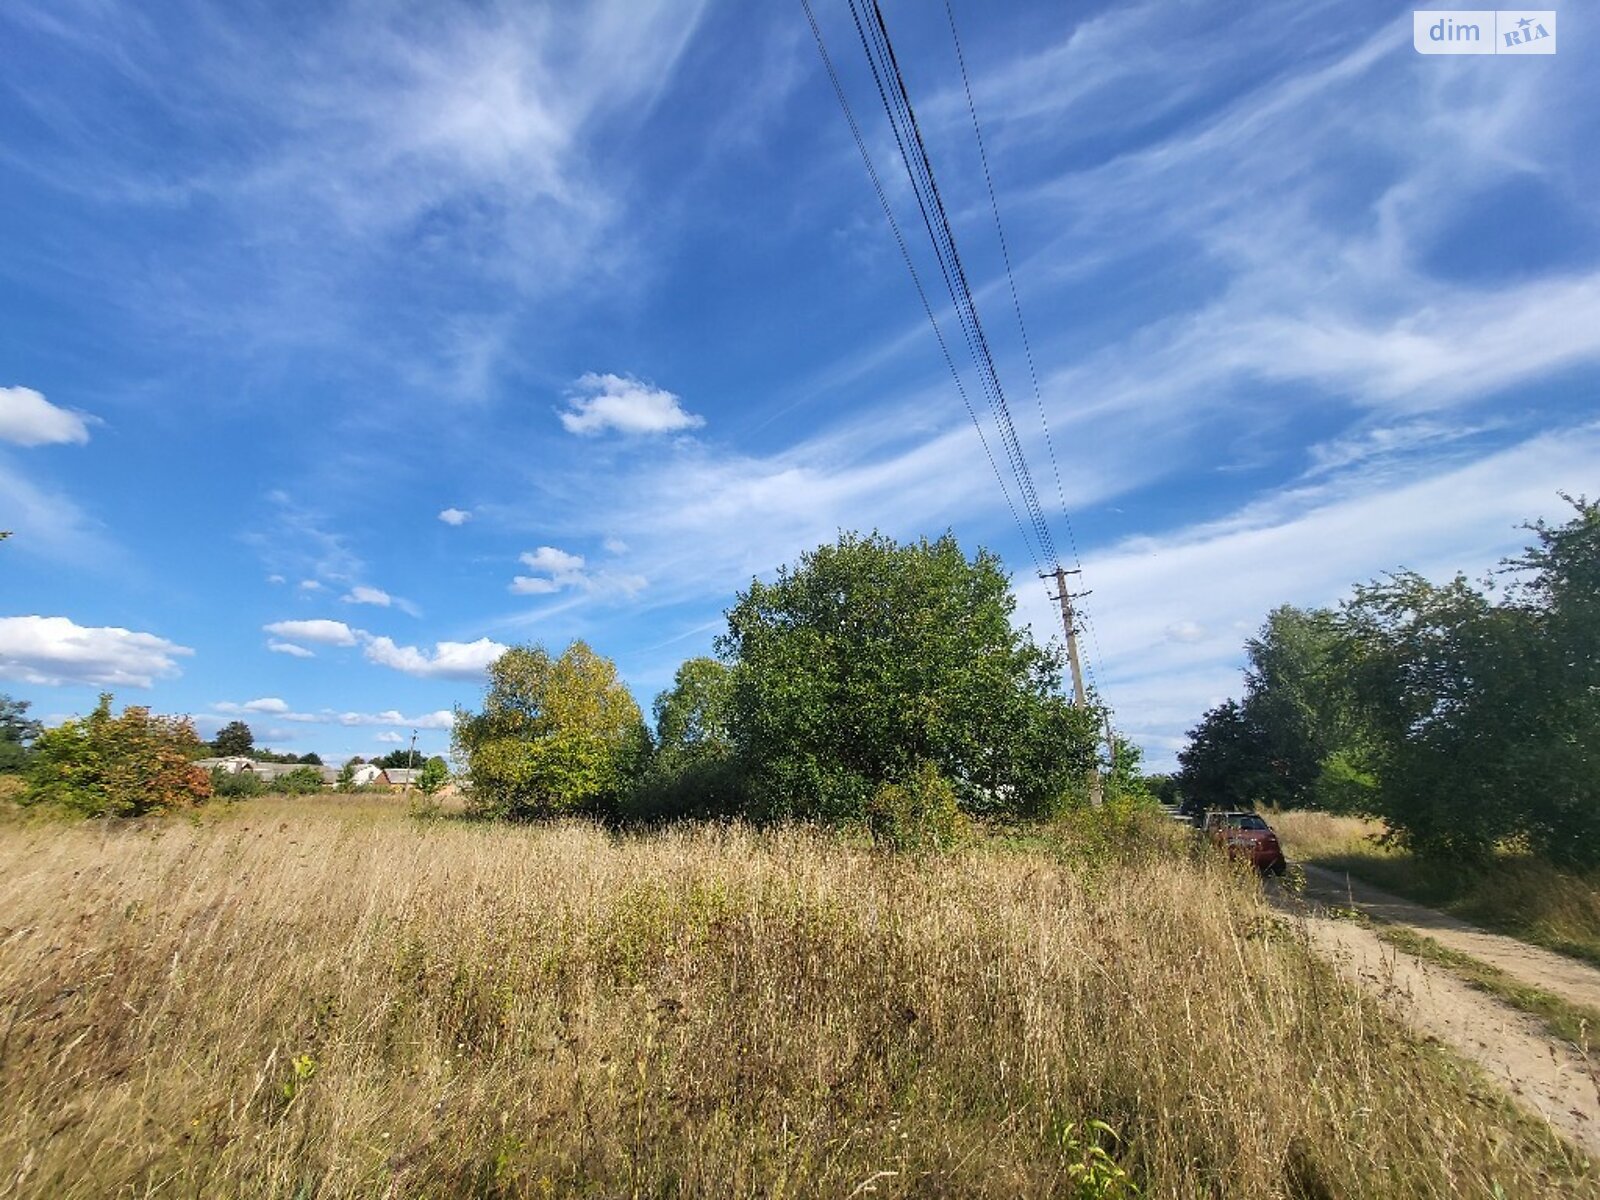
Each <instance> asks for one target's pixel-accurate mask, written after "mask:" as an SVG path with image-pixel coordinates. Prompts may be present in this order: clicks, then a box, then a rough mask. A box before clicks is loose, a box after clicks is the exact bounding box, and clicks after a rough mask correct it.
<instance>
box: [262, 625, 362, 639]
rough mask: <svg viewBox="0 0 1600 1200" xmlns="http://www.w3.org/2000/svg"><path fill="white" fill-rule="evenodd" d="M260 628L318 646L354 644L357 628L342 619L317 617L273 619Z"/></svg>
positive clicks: (279, 635) (282, 636) (281, 636)
mask: <svg viewBox="0 0 1600 1200" xmlns="http://www.w3.org/2000/svg"><path fill="white" fill-rule="evenodd" d="M262 628H263V629H264V630H266V632H268V633H272V634H276V635H277V636H278V637H280V638H286V639H290V640H293V641H296V642H313V643H315V644H316V645H319V646H354V645H355V644H356V639H357V634H358V633H359V631H358V630H354V629H351V628H350V626H348V625H346V624H345V623H344V622H343V621H329V620H325V619H317V620H311V621H274V622H273V623H272V624H270V625H263V626H262Z"/></svg>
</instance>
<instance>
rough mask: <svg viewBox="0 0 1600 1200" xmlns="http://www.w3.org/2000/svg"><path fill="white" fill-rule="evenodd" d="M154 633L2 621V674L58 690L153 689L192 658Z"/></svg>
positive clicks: (49, 621)
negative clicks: (64, 687) (89, 687)
mask: <svg viewBox="0 0 1600 1200" xmlns="http://www.w3.org/2000/svg"><path fill="white" fill-rule="evenodd" d="M193 653H194V651H193V650H191V649H189V648H188V647H187V646H179V645H176V644H175V643H173V642H170V641H168V640H167V639H166V638H163V637H157V636H156V635H155V634H153V633H136V632H133V631H132V630H128V629H122V628H119V627H116V626H97V627H85V626H82V625H79V624H77V623H75V622H73V621H72V620H70V619H68V618H67V617H40V616H27V617H0V675H4V676H5V677H7V678H10V679H18V680H21V681H22V682H23V683H34V684H42V685H46V686H57V685H65V684H71V683H87V684H94V685H97V686H101V687H142V688H147V687H150V686H151V684H152V683H153V682H154V681H155V680H156V679H157V678H160V677H162V676H166V675H176V674H178V673H179V671H178V664H177V661H176V660H177V658H179V657H181V656H184V655H190V654H193Z"/></svg>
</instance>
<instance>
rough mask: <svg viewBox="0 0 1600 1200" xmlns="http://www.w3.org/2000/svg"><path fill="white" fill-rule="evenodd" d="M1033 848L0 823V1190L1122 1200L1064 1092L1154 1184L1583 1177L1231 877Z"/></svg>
mask: <svg viewBox="0 0 1600 1200" xmlns="http://www.w3.org/2000/svg"><path fill="white" fill-rule="evenodd" d="M1067 841H1068V843H1072V844H1068V845H1066V847H1065V848H1064V849H1063V848H1060V847H1058V848H1057V849H1056V850H1054V851H1052V852H1050V853H1045V852H1026V853H1024V852H1006V853H998V852H995V851H993V850H992V849H991V850H986V849H984V848H978V849H976V850H973V851H971V852H968V853H964V854H955V855H950V856H945V857H938V858H930V859H926V860H920V861H918V860H909V859H889V858H883V857H879V856H875V855H873V854H871V853H869V852H867V851H865V850H862V849H859V848H853V847H850V846H847V845H844V844H842V843H840V842H838V841H836V840H830V839H827V838H824V837H821V836H817V835H811V834H807V833H804V832H797V831H782V832H773V833H768V834H756V833H752V832H748V831H740V830H734V831H721V832H718V831H699V832H685V833H669V834H664V835H660V836H655V837H651V838H648V839H644V838H639V839H631V838H629V839H616V838H613V837H611V836H609V835H607V834H606V833H604V832H602V831H600V830H598V829H596V828H593V827H588V826H583V825H562V826H556V827H551V828H543V829H518V828H496V827H490V826H482V825H468V824H463V823H459V822H452V821H446V822H435V823H432V824H427V825H417V824H413V823H408V822H406V821H405V820H404V819H403V818H397V817H392V816H387V815H376V814H374V813H372V812H369V811H367V809H366V808H365V807H355V808H348V809H345V810H342V811H340V810H335V809H334V808H333V807H332V806H331V805H324V806H318V805H314V804H306V803H304V802H299V803H292V804H291V803H285V804H281V805H276V806H274V805H270V804H266V805H261V806H254V807H252V806H242V807H241V808H240V810H238V813H237V814H236V816H235V817H234V818H232V819H228V820H223V821H219V822H210V823H204V824H200V823H196V824H184V823H169V824H164V825H149V826H144V827H128V828H121V829H108V828H98V827H84V826H78V827H60V826H54V827H41V826H11V827H8V828H4V829H0V1012H3V1016H0V1196H8V1197H9V1196H29V1197H61V1198H72V1197H90V1196H94V1197H100V1196H140V1197H145V1196H151V1197H155V1196H174V1197H176V1196H186V1197H187V1196H247V1197H248V1196H279V1197H305V1198H307V1200H309V1198H311V1197H344V1196H386V1197H401V1196H407V1197H409V1196H416V1197H423V1196H483V1197H511V1196H551V1195H572V1194H577V1193H582V1194H586V1195H603V1196H638V1195H651V1196H728V1195H744V1196H850V1195H867V1194H871V1195H875V1196H879V1197H882V1196H940V1195H948V1196H1006V1197H1010V1196H1062V1195H1066V1196H1072V1195H1116V1194H1118V1193H1117V1191H1116V1190H1115V1189H1116V1186H1117V1185H1116V1184H1115V1182H1114V1181H1113V1182H1111V1183H1108V1184H1106V1185H1105V1187H1103V1188H1100V1189H1099V1190H1093V1189H1090V1190H1085V1187H1084V1186H1083V1184H1084V1181H1083V1179H1082V1178H1081V1176H1075V1175H1074V1174H1073V1171H1072V1168H1073V1165H1074V1164H1075V1163H1081V1162H1083V1161H1084V1159H1085V1157H1086V1156H1087V1154H1088V1152H1089V1149H1090V1147H1091V1146H1092V1145H1093V1144H1094V1142H1095V1135H1094V1134H1093V1133H1092V1132H1091V1133H1089V1134H1085V1132H1084V1131H1085V1129H1086V1128H1087V1127H1086V1126H1085V1124H1084V1123H1085V1122H1086V1121H1088V1120H1103V1121H1105V1122H1107V1123H1108V1124H1109V1125H1110V1126H1112V1127H1114V1128H1115V1129H1116V1130H1118V1131H1119V1132H1120V1134H1121V1139H1122V1140H1121V1142H1120V1143H1115V1144H1113V1143H1112V1142H1110V1141H1109V1140H1102V1142H1101V1145H1102V1148H1103V1149H1104V1150H1106V1151H1107V1152H1109V1153H1110V1154H1111V1155H1112V1156H1114V1157H1115V1158H1116V1159H1117V1161H1118V1162H1119V1163H1120V1165H1121V1167H1122V1168H1123V1169H1125V1170H1126V1171H1127V1172H1128V1173H1129V1175H1130V1178H1131V1179H1132V1180H1133V1181H1134V1182H1136V1183H1137V1184H1138V1185H1139V1186H1141V1187H1142V1188H1143V1189H1144V1193H1145V1194H1146V1195H1149V1196H1183V1197H1194V1196H1196V1195H1203V1196H1228V1197H1246V1198H1253V1197H1269V1196H1270V1197H1321V1196H1373V1197H1379V1196H1381V1197H1412V1196H1475V1195H1476V1196H1490V1195H1498V1194H1503V1195H1507V1196H1548V1195H1550V1194H1552V1193H1553V1192H1562V1193H1566V1194H1571V1193H1573V1192H1581V1191H1584V1190H1586V1189H1587V1190H1590V1191H1592V1190H1593V1187H1592V1179H1591V1177H1589V1176H1588V1175H1587V1174H1584V1172H1585V1171H1586V1170H1587V1168H1586V1167H1583V1166H1582V1165H1581V1164H1579V1163H1578V1162H1577V1161H1576V1160H1574V1159H1572V1158H1570V1157H1568V1155H1567V1153H1566V1152H1565V1151H1564V1150H1563V1149H1562V1148H1561V1147H1560V1145H1559V1144H1558V1143H1557V1142H1556V1141H1555V1140H1554V1139H1553V1138H1552V1137H1551V1136H1550V1135H1549V1134H1548V1133H1547V1132H1545V1131H1544V1130H1542V1129H1540V1128H1539V1127H1536V1126H1534V1125H1533V1124H1532V1123H1530V1122H1527V1121H1525V1120H1523V1119H1521V1118H1518V1117H1516V1116H1514V1115H1513V1114H1512V1113H1511V1112H1510V1110H1509V1109H1508V1108H1506V1107H1505V1106H1504V1104H1503V1102H1502V1101H1500V1100H1498V1099H1497V1098H1496V1097H1495V1096H1494V1095H1493V1094H1492V1093H1491V1092H1489V1091H1487V1090H1486V1089H1485V1088H1484V1087H1483V1086H1482V1085H1480V1084H1478V1083H1476V1082H1474V1080H1473V1078H1472V1077H1471V1075H1470V1073H1467V1072H1463V1071H1460V1070H1457V1069H1456V1068H1454V1067H1453V1066H1451V1065H1450V1064H1449V1063H1447V1062H1446V1061H1445V1060H1443V1059H1442V1058H1441V1057H1440V1056H1439V1054H1438V1052H1436V1051H1432V1050H1428V1049H1426V1048H1423V1047H1421V1046H1419V1045H1418V1044H1417V1043H1416V1042H1414V1041H1412V1040H1411V1039H1410V1038H1408V1037H1407V1036H1405V1035H1404V1034H1403V1033H1402V1032H1400V1031H1399V1030H1397V1029H1396V1028H1395V1027H1394V1026H1393V1025H1392V1024H1390V1023H1389V1022H1388V1021H1387V1020H1385V1019H1384V1018H1382V1017H1381V1016H1379V1015H1378V1014H1377V1012H1376V1010H1375V1009H1374V1008H1373V1007H1372V1006H1371V1005H1370V1004H1369V1003H1367V1002H1365V1001H1363V1000H1362V999H1361V998H1360V997H1359V996H1357V995H1356V994H1354V993H1352V992H1351V991H1349V990H1348V989H1347V988H1346V987H1345V986H1343V985H1342V984H1341V983H1339V982H1338V981H1337V980H1336V978H1335V977H1334V976H1333V975H1332V974H1331V973H1330V972H1329V971H1327V970H1325V969H1324V968H1323V967H1322V966H1321V965H1320V964H1318V963H1317V962H1316V961H1315V960H1314V959H1312V958H1311V957H1310V956H1309V955H1308V953H1307V950H1306V948H1305V946H1304V945H1303V943H1302V942H1301V941H1300V940H1299V939H1298V938H1297V936H1296V935H1295V933H1294V931H1293V930H1292V928H1291V927H1287V926H1285V925H1283V924H1281V923H1280V922H1278V921H1276V920H1274V919H1273V918H1272V917H1271V916H1270V915H1269V913H1268V911H1267V910H1266V909H1265V907H1264V906H1263V904H1262V902H1261V900H1260V898H1259V895H1258V894H1257V892H1256V890H1255V885H1254V884H1253V883H1252V882H1251V881H1250V880H1248V879H1247V878H1245V877H1243V876H1240V875H1237V874H1234V873H1231V872H1230V871H1229V870H1228V869H1227V868H1226V867H1225V866H1224V865H1220V864H1217V863H1214V862H1211V861H1208V860H1205V859H1194V860H1191V859H1189V858H1186V857H1184V856H1183V855H1182V854H1169V853H1163V852H1162V850H1161V848H1160V847H1159V846H1153V845H1147V844H1145V843H1143V842H1141V843H1140V844H1139V845H1137V846H1134V847H1132V848H1129V847H1128V846H1127V844H1126V843H1125V842H1124V841H1123V840H1122V839H1118V838H1115V837H1113V838H1110V839H1102V843H1101V848H1100V849H1099V850H1093V849H1091V850H1084V849H1083V848H1082V847H1081V846H1076V843H1074V842H1073V839H1067ZM1497 1187H1498V1188H1499V1189H1501V1191H1500V1192H1496V1191H1495V1190H1494V1189H1495V1188H1497ZM1075 1189H1076V1190H1075Z"/></svg>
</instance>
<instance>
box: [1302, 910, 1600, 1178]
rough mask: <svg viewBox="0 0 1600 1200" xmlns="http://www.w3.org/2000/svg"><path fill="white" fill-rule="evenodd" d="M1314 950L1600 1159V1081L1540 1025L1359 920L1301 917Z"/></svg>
mask: <svg viewBox="0 0 1600 1200" xmlns="http://www.w3.org/2000/svg"><path fill="white" fill-rule="evenodd" d="M1300 921H1301V925H1302V927H1303V928H1304V930H1305V932H1306V936H1307V938H1308V939H1309V940H1310V942H1311V945H1312V946H1313V948H1315V949H1316V950H1317V951H1318V952H1319V953H1320V954H1322V955H1323V956H1325V957H1326V958H1328V959H1329V960H1330V961H1332V962H1333V963H1334V965H1335V966H1336V967H1337V968H1338V969H1339V971H1340V972H1341V973H1342V974H1344V975H1345V976H1346V977H1347V978H1349V979H1352V980H1354V981H1355V982H1357V983H1359V984H1361V985H1362V986H1364V987H1366V988H1368V989H1370V990H1371V991H1373V992H1374V993H1375V994H1376V995H1377V996H1378V998H1379V999H1380V1001H1381V1002H1382V1003H1384V1004H1385V1005H1386V1006H1387V1007H1389V1009H1390V1010H1391V1011H1393V1012H1394V1013H1396V1014H1397V1015H1398V1016H1400V1017H1401V1018H1402V1019H1403V1020H1405V1021H1407V1022H1409V1023H1410V1024H1411V1025H1412V1026H1413V1027H1414V1028H1416V1029H1417V1030H1418V1031H1420V1032H1422V1033H1424V1034H1426V1035H1429V1036H1432V1037H1435V1038H1437V1039H1438V1040H1439V1041H1440V1042H1442V1043H1444V1044H1445V1045H1446V1046H1448V1047H1450V1048H1451V1049H1452V1050H1454V1051H1455V1052H1456V1053H1458V1054H1460V1055H1461V1056H1462V1057H1464V1058H1467V1059H1469V1060H1471V1061H1473V1062H1475V1063H1477V1064H1478V1065H1479V1066H1480V1067H1481V1068H1483V1070H1484V1071H1485V1072H1486V1073H1487V1074H1488V1075H1489V1076H1490V1077H1491V1078H1492V1079H1494V1080H1495V1081H1496V1082H1497V1083H1499V1084H1500V1086H1502V1087H1503V1088H1505V1089H1506V1091H1508V1092H1509V1093H1511V1095H1512V1096H1514V1097H1515V1098H1516V1099H1517V1100H1518V1101H1520V1102H1521V1103H1522V1105H1523V1106H1524V1107H1526V1108H1528V1109H1529V1110H1531V1111H1532V1112H1534V1113H1536V1114H1538V1115H1539V1116H1541V1117H1543V1118H1544V1119H1545V1120H1546V1121H1548V1122H1549V1123H1550V1125H1551V1126H1552V1127H1553V1128H1554V1129H1556V1130H1557V1132H1559V1133H1561V1134H1562V1135H1563V1136H1565V1137H1566V1138H1567V1139H1569V1140H1570V1141H1571V1142H1572V1143H1573V1144H1575V1145H1577V1146H1578V1147H1580V1148H1581V1149H1582V1150H1583V1151H1584V1152H1585V1153H1587V1154H1588V1155H1590V1156H1591V1157H1593V1158H1596V1159H1600V1076H1597V1074H1596V1069H1595V1066H1594V1064H1591V1063H1589V1062H1586V1061H1585V1060H1584V1059H1583V1057H1582V1056H1581V1055H1580V1054H1579V1053H1578V1051H1577V1050H1576V1049H1575V1048H1574V1047H1572V1046H1571V1045H1569V1044H1567V1043H1565V1042H1562V1041H1560V1040H1558V1039H1555V1038H1553V1037H1551V1036H1550V1034H1549V1032H1548V1031H1547V1030H1546V1029H1545V1027H1544V1025H1543V1023H1542V1022H1540V1021H1538V1020H1536V1019H1535V1018H1533V1017H1529V1016H1527V1015H1525V1014H1523V1013H1520V1012H1518V1011H1517V1010H1516V1009H1514V1008H1511V1007H1510V1006H1508V1005H1505V1004H1502V1003H1500V1002H1499V1001H1498V1000H1495V999H1494V998H1493V997H1491V996H1487V995H1485V994H1484V993H1483V992H1480V991H1478V990H1477V989H1475V988H1473V987H1472V986H1471V985H1469V984H1467V983H1466V982H1464V981H1463V980H1461V979H1459V978H1457V977H1456V976H1455V975H1453V974H1451V973H1450V972H1449V971H1446V970H1443V969H1441V968H1439V967H1435V966H1433V965H1432V964H1429V963H1426V962H1424V961H1423V960H1422V959H1419V958H1417V957H1415V956H1414V955H1410V954H1405V953H1402V952H1400V951H1397V950H1396V949H1394V948H1393V947H1392V946H1388V945H1386V944H1385V943H1384V942H1383V941H1381V940H1380V939H1379V938H1378V936H1377V935H1376V934H1375V933H1373V932H1372V931H1371V930H1370V929H1367V928H1365V927H1364V926H1361V925H1358V924H1356V923H1355V922H1353V921H1345V920H1338V919H1335V918H1331V917H1323V916H1316V915H1314V914H1312V913H1308V912H1302V913H1301V916H1300Z"/></svg>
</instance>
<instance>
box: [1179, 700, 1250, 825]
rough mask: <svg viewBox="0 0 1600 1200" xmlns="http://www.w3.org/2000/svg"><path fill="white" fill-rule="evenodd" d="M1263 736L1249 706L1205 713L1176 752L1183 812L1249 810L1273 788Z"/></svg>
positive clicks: (1232, 703) (1229, 704)
mask: <svg viewBox="0 0 1600 1200" xmlns="http://www.w3.org/2000/svg"><path fill="white" fill-rule="evenodd" d="M1265 751H1266V737H1265V735H1264V733H1263V732H1262V730H1261V727H1260V726H1259V725H1258V724H1257V723H1256V721H1255V718H1254V714H1253V713H1252V712H1251V711H1250V709H1249V707H1248V705H1246V704H1243V703H1241V702H1239V701H1238V700H1225V701H1223V702H1222V703H1221V704H1219V705H1217V706H1216V707H1215V708H1212V709H1208V710H1207V711H1206V714H1205V715H1204V716H1203V717H1201V718H1200V723H1199V724H1198V725H1196V726H1195V727H1194V728H1193V729H1191V730H1190V731H1189V744H1188V745H1187V746H1185V747H1184V748H1183V749H1182V750H1180V751H1178V768H1179V770H1178V786H1179V789H1180V790H1181V791H1182V792H1183V802H1184V805H1185V806H1186V807H1187V808H1201V809H1232V808H1254V807H1255V805H1256V801H1257V799H1258V798H1260V797H1261V796H1262V795H1264V794H1266V793H1268V792H1270V791H1271V789H1272V783H1273V780H1272V769H1271V764H1270V761H1269V759H1268V757H1267V755H1266V752H1265Z"/></svg>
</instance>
